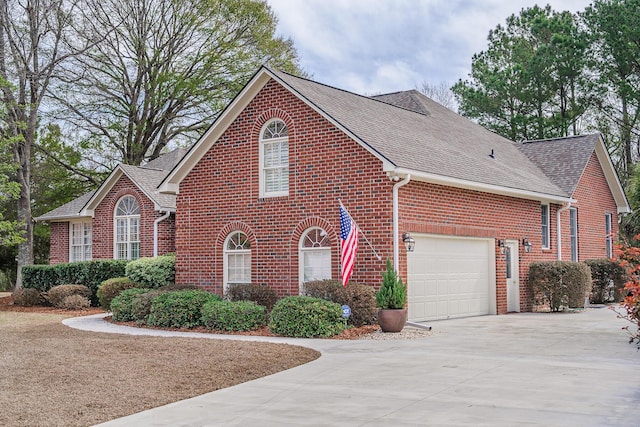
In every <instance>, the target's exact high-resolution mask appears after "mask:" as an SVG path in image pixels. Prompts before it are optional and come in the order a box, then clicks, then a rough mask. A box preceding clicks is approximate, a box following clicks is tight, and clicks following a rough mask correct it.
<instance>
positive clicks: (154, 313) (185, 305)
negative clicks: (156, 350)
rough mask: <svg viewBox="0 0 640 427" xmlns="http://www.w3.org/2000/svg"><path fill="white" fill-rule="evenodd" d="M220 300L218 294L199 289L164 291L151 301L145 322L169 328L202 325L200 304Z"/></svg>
mask: <svg viewBox="0 0 640 427" xmlns="http://www.w3.org/2000/svg"><path fill="white" fill-rule="evenodd" d="M221 300H222V298H220V296H218V295H216V294H213V293H211V292H207V291H201V290H191V289H186V290H183V291H174V292H164V293H161V294H160V295H158V296H157V297H155V298H154V299H153V301H152V302H151V311H150V313H149V316H147V324H148V325H151V326H161V327H170V328H195V327H196V326H202V314H201V310H202V306H203V305H205V304H206V303H208V302H211V301H221Z"/></svg>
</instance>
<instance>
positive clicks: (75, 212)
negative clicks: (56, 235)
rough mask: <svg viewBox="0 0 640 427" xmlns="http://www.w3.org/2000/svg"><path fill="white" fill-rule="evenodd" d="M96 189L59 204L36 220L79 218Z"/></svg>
mask: <svg viewBox="0 0 640 427" xmlns="http://www.w3.org/2000/svg"><path fill="white" fill-rule="evenodd" d="M95 192H96V190H92V191H89V192H88V193H85V194H83V195H82V196H80V197H78V198H76V199H73V200H72V201H70V202H69V203H65V204H64V205H62V206H58V207H57V208H55V209H53V210H51V211H49V212H47V213H46V214H44V215H40V216H39V217H36V218H34V219H35V220H36V221H50V220H54V219H65V218H66V219H73V218H79V215H80V211H81V210H82V208H83V207H84V205H85V204H86V203H87V202H88V201H89V199H90V198H91V197H93V195H94V194H95Z"/></svg>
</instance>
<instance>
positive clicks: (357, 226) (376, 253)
mask: <svg viewBox="0 0 640 427" xmlns="http://www.w3.org/2000/svg"><path fill="white" fill-rule="evenodd" d="M338 202H340V206H341V207H342V209H344V210H345V211H346V212H347V213H348V214H349V216H350V217H351V221H353V223H354V224H355V225H356V228H357V229H358V230H360V232H361V236H362V237H363V238H364V241H365V242H367V245H369V247H370V248H371V251H373V254H374V255H375V256H376V258H378V261H382V257H381V256H380V255H378V252H376V250H375V249H374V247H373V245H372V244H371V242H370V241H369V239H367V236H365V235H364V232H363V231H362V228H360V226H359V225H358V223H357V222H356V220H355V219H353V215H351V212H349V210H348V209H347V208H345V207H344V205H343V204H342V200H341V199H338Z"/></svg>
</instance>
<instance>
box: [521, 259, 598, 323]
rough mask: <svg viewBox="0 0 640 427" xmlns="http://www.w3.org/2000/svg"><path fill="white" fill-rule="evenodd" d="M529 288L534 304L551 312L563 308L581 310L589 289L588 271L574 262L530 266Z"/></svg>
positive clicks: (546, 262)
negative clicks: (543, 306) (545, 307)
mask: <svg viewBox="0 0 640 427" xmlns="http://www.w3.org/2000/svg"><path fill="white" fill-rule="evenodd" d="M529 284H530V285H531V289H532V291H533V296H534V298H535V301H536V303H537V304H540V305H547V306H548V307H549V309H550V310H551V311H560V309H561V308H562V307H584V300H585V295H586V292H587V290H588V289H589V287H590V286H591V272H590V270H589V267H588V266H587V265H586V264H584V263H581V262H573V261H541V262H532V263H531V264H530V265H529Z"/></svg>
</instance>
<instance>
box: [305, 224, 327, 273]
mask: <svg viewBox="0 0 640 427" xmlns="http://www.w3.org/2000/svg"><path fill="white" fill-rule="evenodd" d="M300 277H301V280H302V282H303V283H304V282H309V281H312V280H323V279H331V239H330V238H329V235H328V234H327V232H326V231H324V230H323V229H322V228H318V227H313V228H310V229H308V230H307V231H306V232H305V233H304V234H303V235H302V238H301V239H300Z"/></svg>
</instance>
